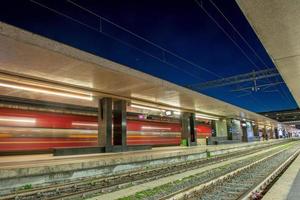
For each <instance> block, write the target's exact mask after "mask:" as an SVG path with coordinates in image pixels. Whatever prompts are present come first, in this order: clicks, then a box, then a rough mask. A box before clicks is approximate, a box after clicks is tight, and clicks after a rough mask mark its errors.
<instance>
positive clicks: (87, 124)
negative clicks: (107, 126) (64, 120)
mask: <svg viewBox="0 0 300 200" xmlns="http://www.w3.org/2000/svg"><path fill="white" fill-rule="evenodd" d="M72 126H94V127H98V124H97V123H86V122H72Z"/></svg>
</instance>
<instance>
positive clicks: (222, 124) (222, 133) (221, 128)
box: [215, 119, 228, 139]
mask: <svg viewBox="0 0 300 200" xmlns="http://www.w3.org/2000/svg"><path fill="white" fill-rule="evenodd" d="M215 125H216V136H217V137H222V138H224V139H228V132H227V123H226V119H220V120H217V121H215Z"/></svg>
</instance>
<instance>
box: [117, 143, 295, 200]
mask: <svg viewBox="0 0 300 200" xmlns="http://www.w3.org/2000/svg"><path fill="white" fill-rule="evenodd" d="M295 143H296V142H289V143H286V144H282V145H280V146H278V147H276V148H275V149H273V150H271V151H268V152H266V153H262V154H260V155H253V156H251V157H249V158H247V160H249V159H256V160H257V159H260V158H262V157H264V156H265V155H266V154H267V153H270V152H276V151H280V150H282V149H287V148H289V147H291V146H293V145H295ZM237 162H238V161H237ZM230 165H232V163H230V164H226V165H224V166H220V167H216V168H214V169H211V170H217V171H216V172H220V171H223V170H224V171H226V170H227V169H228V168H229V166H230ZM209 171H210V170H209ZM206 173H207V171H205V172H201V173H198V174H194V175H191V176H187V177H184V178H182V179H178V180H176V181H172V182H169V183H166V184H163V185H160V186H157V187H154V188H151V189H147V190H143V191H140V192H137V193H135V194H134V195H130V196H126V197H122V198H119V199H118V200H133V199H134V200H140V199H148V198H151V197H152V199H153V197H154V196H156V195H159V194H165V195H167V194H171V193H172V192H173V191H172V189H173V188H174V187H175V186H178V185H185V184H186V183H188V182H189V181H191V180H192V179H196V178H198V177H199V176H201V175H203V174H206Z"/></svg>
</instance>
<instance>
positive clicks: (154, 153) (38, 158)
mask: <svg viewBox="0 0 300 200" xmlns="http://www.w3.org/2000/svg"><path fill="white" fill-rule="evenodd" d="M279 141H280V140H269V141H263V142H252V143H237V144H223V145H209V146H207V145H200V146H194V147H182V146H171V147H156V148H153V149H152V150H143V151H131V152H117V153H99V154H83V155H70V156H53V155H52V154H37V155H16V156H0V170H1V169H14V168H25V167H37V166H49V165H59V164H72V163H81V162H86V161H91V160H103V159H105V160H106V161H107V160H108V159H109V160H111V159H124V158H125V159H126V158H127V159H128V161H130V160H132V159H131V158H136V159H138V158H139V157H147V158H148V159H157V158H163V157H166V156H167V157H170V156H180V155H188V154H193V153H199V152H204V151H206V150H207V151H218V150H223V149H231V148H239V147H246V146H256V145H260V144H268V143H273V142H279ZM137 161H138V160H137Z"/></svg>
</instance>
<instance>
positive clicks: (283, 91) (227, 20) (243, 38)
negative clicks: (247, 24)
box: [209, 0, 292, 103]
mask: <svg viewBox="0 0 300 200" xmlns="http://www.w3.org/2000/svg"><path fill="white" fill-rule="evenodd" d="M209 2H210V3H211V4H212V5H213V6H214V7H215V8H216V10H217V11H218V12H219V13H220V14H221V15H222V17H223V18H224V19H225V20H226V22H227V23H228V24H229V25H230V26H231V28H232V29H233V30H234V31H235V32H236V33H237V34H238V36H239V37H240V38H241V39H242V40H243V42H244V43H245V44H246V45H247V46H248V47H249V49H250V50H251V51H252V52H253V54H254V55H255V56H256V57H257V58H258V60H259V61H260V62H261V63H262V64H263V65H264V67H266V68H267V69H268V68H269V66H268V65H267V64H266V63H265V61H264V60H263V59H262V58H261V57H260V56H259V54H258V53H257V52H256V50H255V49H254V48H253V47H252V46H251V45H250V44H249V42H248V41H247V40H246V39H245V37H244V36H243V35H242V34H241V33H240V32H239V31H238V29H237V28H236V27H235V26H234V25H233V24H232V23H231V22H230V20H229V19H228V18H227V17H226V15H225V14H224V13H223V12H222V11H221V9H220V8H219V7H218V6H217V5H216V4H215V3H214V2H213V0H209ZM275 79H276V81H279V80H278V78H277V77H275ZM279 89H280V90H282V93H283V95H284V96H285V98H286V99H288V101H289V102H290V103H291V102H292V101H291V99H290V97H289V95H287V94H286V92H285V90H284V89H283V88H282V84H281V85H279ZM280 90H279V91H278V92H279V94H280V95H281V96H282V94H281V92H280ZM282 97H283V96H282ZM283 99H284V97H283Z"/></svg>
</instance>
